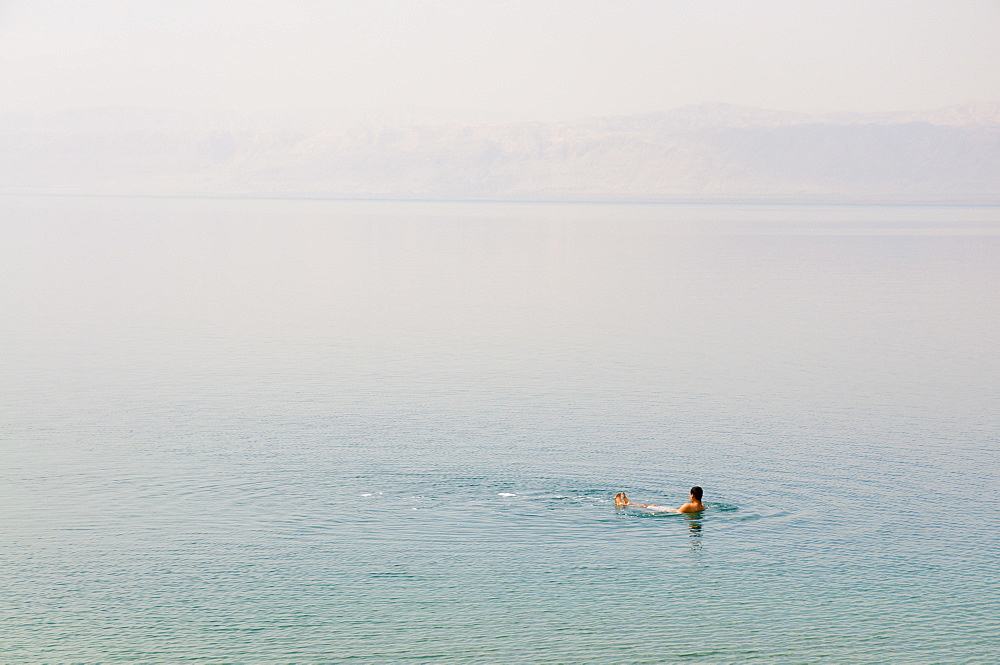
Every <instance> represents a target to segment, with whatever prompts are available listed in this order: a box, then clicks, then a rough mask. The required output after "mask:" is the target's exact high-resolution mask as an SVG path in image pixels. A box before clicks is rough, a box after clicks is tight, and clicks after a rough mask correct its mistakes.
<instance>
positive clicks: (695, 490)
mask: <svg viewBox="0 0 1000 665" xmlns="http://www.w3.org/2000/svg"><path fill="white" fill-rule="evenodd" d="M691 496H692V497H693V498H694V500H695V501H701V488H700V487H698V486H697V485H695V486H694V487H692V488H691Z"/></svg>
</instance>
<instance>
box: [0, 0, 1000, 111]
mask: <svg viewBox="0 0 1000 665" xmlns="http://www.w3.org/2000/svg"><path fill="white" fill-rule="evenodd" d="M967 101H1000V0H929V1H924V0H885V1H879V0H865V1H855V0H841V1H838V2H810V1H808V0H744V1H743V2H734V1H723V0H657V1H653V0H615V1H611V0H573V1H568V0H551V1H546V0H529V1H523V0H504V1H497V2H477V1H473V0H467V1H465V2H443V1H434V0H380V1H371V0H365V1H361V0H357V1H354V0H352V1H334V0H331V1H325V2H324V1H320V0H272V1H269V2H268V1H264V0H241V1H234V0H157V1H155V2H154V1H152V0H91V1H87V0H0V111H20V110H60V109H71V108H86V107H106V106H138V107H150V108H170V109H181V110H194V111H230V110H242V111H254V112H256V111H266V112H283V111H297V110H330V111H338V110H344V109H353V110H363V111H372V112H379V111H385V110H392V109H395V108H399V107H404V108H406V107H416V108H426V109H440V110H442V111H445V112H449V113H452V114H469V115H470V117H471V116H489V117H494V118H498V119H499V118H510V119H555V118H575V117H581V116H593V115H610V114H627V113H642V112H650V111H663V110H668V109H671V108H675V107H677V106H682V105H685V104H697V103H702V102H727V103H733V104H742V105H749V106H759V107H765V108H774V109H786V110H795V111H815V112H824V111H903V110H929V109H934V108H939V107H943V106H949V105H952V104H958V103H963V102H967Z"/></svg>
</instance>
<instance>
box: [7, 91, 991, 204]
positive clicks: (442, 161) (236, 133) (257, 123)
mask: <svg viewBox="0 0 1000 665" xmlns="http://www.w3.org/2000/svg"><path fill="white" fill-rule="evenodd" d="M0 193H72V194H147V195H221V196H314V197H331V198H382V199H486V200H582V201H590V200H604V201H677V200H703V201H734V200H745V201H859V202H864V201H875V202H945V201H948V202H964V203H1000V103H980V104H966V105H962V106H955V107H950V108H946V109H940V110H937V111H933V112H926V113H875V114H866V113H850V114H843V113H842V114H829V115H807V114H802V113H792V112H785V111H771V110H765V109H757V108H747V107H739V106H732V105H726V104H703V105H698V106H688V107H682V108H678V109H675V110H672V111H667V112H663V113H650V114H642V115H631V116H621V117H607V118H594V119H590V120H582V121H572V122H506V123H501V122H492V123H460V122H448V123H430V122H412V123H401V122H394V123H384V122H383V123H378V124H374V123H372V124H369V125H362V124H352V125H345V124H343V123H338V122H335V121H334V120H332V119H326V118H324V117H322V116H321V115H319V116H317V115H314V116H311V117H305V116H300V117H294V116H287V117H282V118H276V117H272V118H263V117H242V118H237V117H228V118H222V117H217V118H206V117H201V116H194V115H191V114H185V113H177V112H165V111H148V110H138V109H101V110H85V111H77V112H63V113H58V114H46V115H29V114H6V115H0Z"/></svg>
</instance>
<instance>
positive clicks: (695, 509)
mask: <svg viewBox="0 0 1000 665" xmlns="http://www.w3.org/2000/svg"><path fill="white" fill-rule="evenodd" d="M703 510H705V505H704V504H701V503H685V504H684V505H683V506H681V507H680V508H678V509H677V512H679V513H700V512H701V511H703Z"/></svg>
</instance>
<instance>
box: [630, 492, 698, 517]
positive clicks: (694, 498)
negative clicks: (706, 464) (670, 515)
mask: <svg viewBox="0 0 1000 665" xmlns="http://www.w3.org/2000/svg"><path fill="white" fill-rule="evenodd" d="M701 493H702V492H701V488H700V487H698V486H697V485H695V486H694V487H692V488H691V500H690V501H689V502H688V503H685V504H684V505H683V506H681V507H680V508H678V509H677V510H675V511H673V512H675V513H700V512H701V511H703V510H705V504H703V503H702V502H701ZM628 506H635V507H636V508H662V507H663V506H657V505H656V504H652V503H650V504H644V503H632V502H631V501H629V500H628V497H627V496H625V492H619V493H618V494H615V508H627V507H628Z"/></svg>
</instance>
